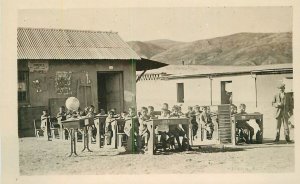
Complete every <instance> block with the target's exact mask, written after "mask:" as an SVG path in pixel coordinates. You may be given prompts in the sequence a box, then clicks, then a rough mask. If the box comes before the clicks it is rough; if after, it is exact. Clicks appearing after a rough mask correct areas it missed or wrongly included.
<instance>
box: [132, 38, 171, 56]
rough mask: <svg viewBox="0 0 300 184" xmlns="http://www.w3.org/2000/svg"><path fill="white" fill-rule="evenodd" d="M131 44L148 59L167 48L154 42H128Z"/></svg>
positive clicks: (139, 53) (140, 54)
mask: <svg viewBox="0 0 300 184" xmlns="http://www.w3.org/2000/svg"><path fill="white" fill-rule="evenodd" d="M127 43H128V44H129V46H130V47H131V48H132V49H133V50H134V51H135V52H136V53H137V54H138V55H139V56H140V57H144V58H147V59H150V58H151V57H153V56H155V55H157V54H159V53H161V52H163V51H166V49H164V48H162V47H160V46H158V45H156V44H152V43H145V42H140V41H131V42H127Z"/></svg>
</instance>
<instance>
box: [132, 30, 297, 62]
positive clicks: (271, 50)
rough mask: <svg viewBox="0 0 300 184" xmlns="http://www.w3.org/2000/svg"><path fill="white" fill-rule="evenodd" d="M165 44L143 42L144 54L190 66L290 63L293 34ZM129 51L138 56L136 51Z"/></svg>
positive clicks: (243, 34)
mask: <svg viewBox="0 0 300 184" xmlns="http://www.w3.org/2000/svg"><path fill="white" fill-rule="evenodd" d="M165 42H166V41H165V40H162V41H160V40H154V41H147V42H142V43H144V44H146V45H150V46H149V47H146V46H143V54H144V55H148V56H151V55H152V56H151V57H150V58H151V59H153V60H156V61H160V62H164V63H168V64H182V63H183V62H182V61H184V64H190V65H199V64H201V65H265V64H280V63H292V33H238V34H234V35H229V36H224V37H217V38H213V39H207V40H198V41H194V42H187V43H184V42H176V41H171V40H168V41H167V43H174V44H173V45H172V44H169V45H171V46H166V44H164V43H165ZM160 43H163V44H160ZM154 46H155V47H154ZM132 48H133V49H134V50H135V51H137V53H138V54H140V53H139V50H137V47H132ZM157 48H160V49H157ZM140 50H141V49H140ZM150 53H151V54H150ZM141 56H142V55H141ZM148 58H149V57H148Z"/></svg>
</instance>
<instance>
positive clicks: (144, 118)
mask: <svg viewBox="0 0 300 184" xmlns="http://www.w3.org/2000/svg"><path fill="white" fill-rule="evenodd" d="M147 114H148V109H147V108H146V107H142V109H141V116H140V117H139V124H140V125H139V136H138V147H139V148H140V149H143V148H144V149H145V151H147V150H148V140H149V135H150V132H149V131H148V127H147V122H148V121H149V119H150V117H149V116H148V115H147Z"/></svg>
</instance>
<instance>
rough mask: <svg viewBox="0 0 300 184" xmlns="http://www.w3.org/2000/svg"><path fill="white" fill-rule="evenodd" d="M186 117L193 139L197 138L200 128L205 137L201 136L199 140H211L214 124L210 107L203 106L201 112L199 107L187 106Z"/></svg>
mask: <svg viewBox="0 0 300 184" xmlns="http://www.w3.org/2000/svg"><path fill="white" fill-rule="evenodd" d="M186 117H187V118H189V119H190V121H191V124H192V134H193V139H195V138H198V134H197V132H198V129H199V127H200V128H201V132H204V131H205V133H206V137H204V135H205V134H203V133H202V134H201V140H204V139H207V140H211V139H212V138H213V132H214V124H213V121H212V116H211V112H210V107H208V106H203V107H202V110H201V108H200V106H199V105H196V106H194V107H191V106H189V107H188V112H187V113H186Z"/></svg>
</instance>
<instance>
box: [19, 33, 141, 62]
mask: <svg viewBox="0 0 300 184" xmlns="http://www.w3.org/2000/svg"><path fill="white" fill-rule="evenodd" d="M17 38H18V45H17V47H18V59H75V60H76V59H121V60H128V59H135V60H140V59H141V58H140V57H139V56H138V55H137V54H136V53H135V52H134V51H133V50H132V49H131V48H130V46H129V45H128V44H127V43H126V42H124V41H123V40H122V39H121V38H120V36H119V35H118V33H116V32H100V31H85V30H68V29H46V28H18V37H17Z"/></svg>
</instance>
